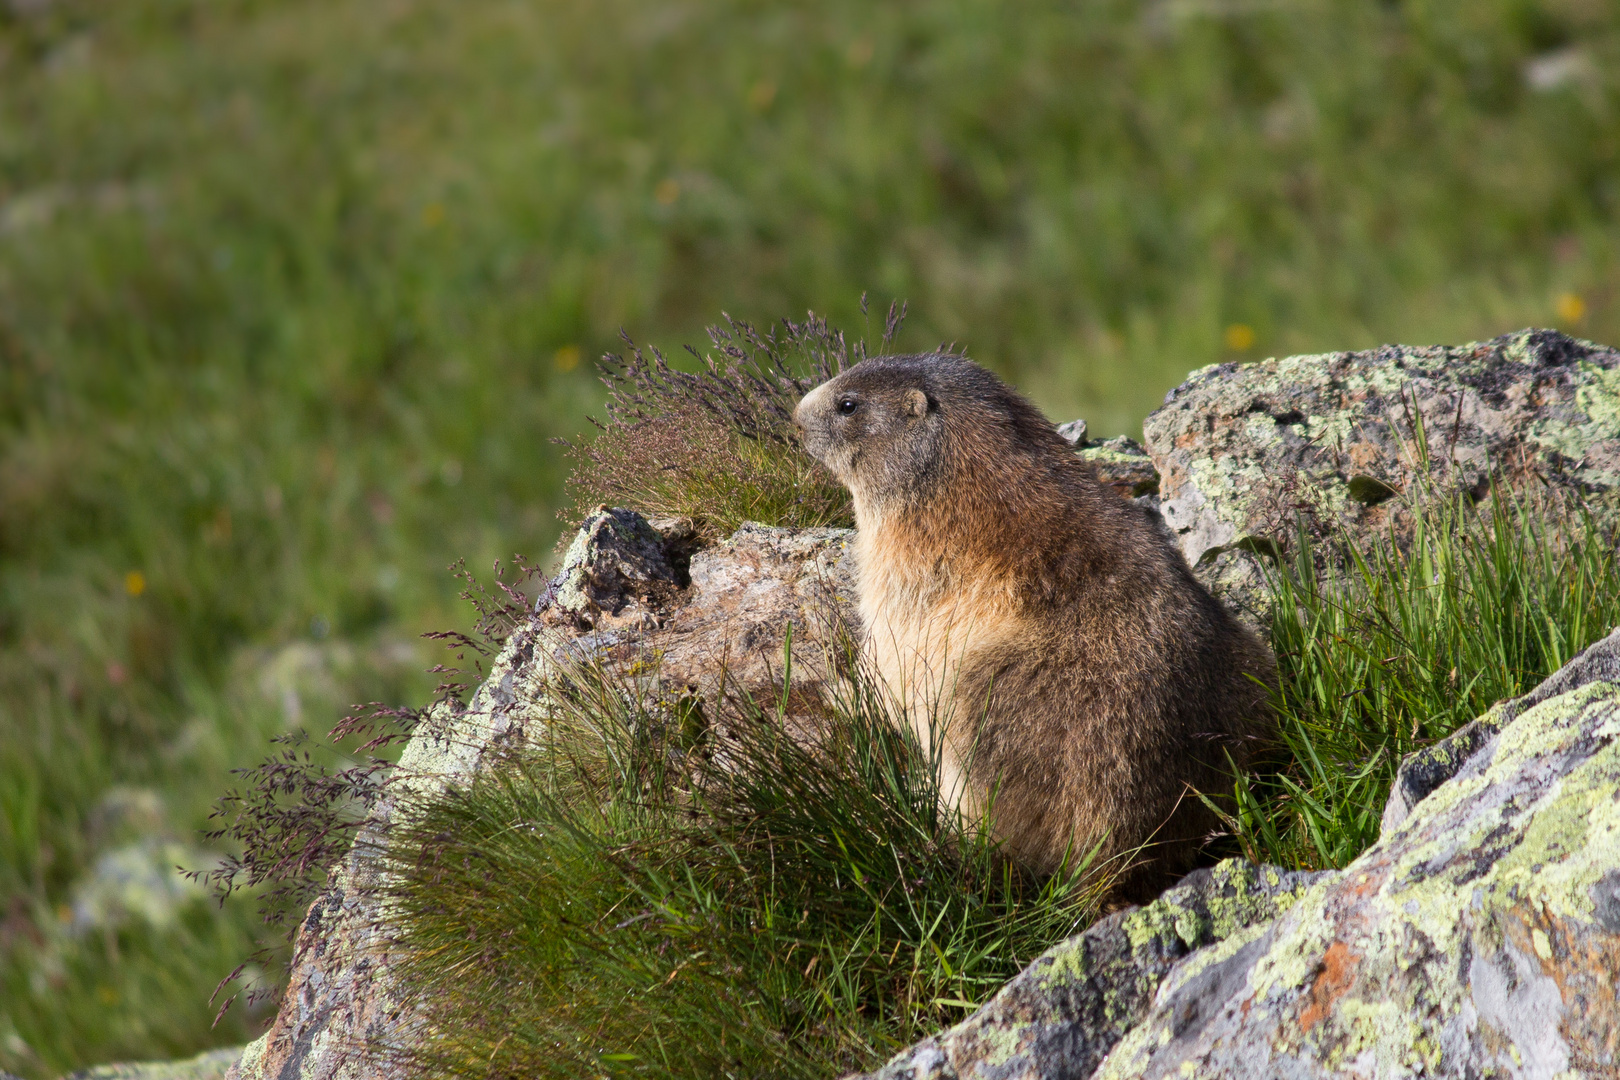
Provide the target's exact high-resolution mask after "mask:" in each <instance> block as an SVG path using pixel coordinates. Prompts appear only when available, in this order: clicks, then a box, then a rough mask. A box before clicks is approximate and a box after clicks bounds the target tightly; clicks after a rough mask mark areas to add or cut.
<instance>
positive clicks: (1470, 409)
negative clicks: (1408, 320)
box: [1142, 330, 1620, 565]
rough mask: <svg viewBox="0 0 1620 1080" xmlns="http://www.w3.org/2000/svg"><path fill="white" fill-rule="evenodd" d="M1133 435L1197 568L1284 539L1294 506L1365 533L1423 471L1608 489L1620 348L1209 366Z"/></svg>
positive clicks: (1360, 355) (1567, 343) (1537, 334)
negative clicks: (1142, 443)
mask: <svg viewBox="0 0 1620 1080" xmlns="http://www.w3.org/2000/svg"><path fill="white" fill-rule="evenodd" d="M1419 426H1421V428H1422V431H1423V433H1424V434H1425V435H1426V438H1427V444H1428V453H1429V461H1428V468H1427V469H1424V466H1423V463H1422V461H1421V460H1420V457H1421V456H1420V453H1419V446H1418V430H1419ZM1142 430H1143V433H1144V435H1145V437H1146V444H1147V451H1148V454H1149V455H1150V456H1151V457H1152V459H1153V463H1154V464H1155V465H1156V466H1157V467H1158V471H1159V474H1160V488H1159V494H1160V500H1161V501H1160V508H1161V510H1162V512H1163V514H1164V516H1165V520H1166V521H1167V522H1168V523H1169V524H1170V527H1171V528H1172V529H1174V530H1175V532H1176V535H1177V536H1178V537H1179V538H1180V540H1181V545H1182V550H1183V552H1185V554H1186V556H1187V561H1188V562H1190V563H1192V564H1194V565H1197V564H1198V562H1199V561H1200V560H1201V559H1203V558H1204V557H1205V556H1206V555H1213V554H1215V553H1217V552H1219V551H1222V550H1226V549H1229V548H1232V547H1234V546H1236V545H1237V544H1239V543H1240V542H1241V541H1244V540H1245V539H1247V540H1250V541H1251V542H1253V541H1259V542H1260V543H1261V544H1262V545H1264V544H1265V543H1270V542H1275V541H1278V540H1286V539H1287V538H1288V536H1289V534H1290V532H1291V530H1292V528H1293V523H1294V520H1295V511H1296V510H1298V509H1302V508H1303V509H1308V510H1310V511H1312V512H1315V513H1318V514H1322V515H1327V516H1332V517H1334V518H1335V519H1337V520H1342V521H1346V522H1349V523H1350V524H1351V525H1352V526H1358V525H1359V526H1364V527H1376V526H1378V525H1380V524H1382V523H1383V522H1385V521H1386V520H1387V515H1388V510H1389V509H1390V508H1391V507H1392V506H1393V505H1394V504H1390V503H1388V502H1387V500H1388V498H1389V496H1390V495H1392V494H1394V493H1396V492H1399V491H1402V490H1404V489H1406V488H1407V487H1408V485H1410V484H1411V482H1412V481H1413V479H1414V478H1415V477H1416V476H1417V475H1418V473H1419V471H1420V470H1422V471H1424V472H1425V474H1426V475H1429V476H1439V477H1441V478H1443V479H1444V480H1445V482H1448V483H1450V484H1452V485H1455V486H1456V487H1459V488H1464V489H1469V490H1476V491H1479V490H1483V485H1484V484H1485V483H1487V482H1488V481H1489V480H1490V479H1491V478H1493V477H1494V476H1497V475H1500V474H1503V473H1507V474H1510V475H1513V476H1518V475H1523V474H1526V473H1534V474H1535V475H1537V476H1540V477H1542V478H1545V479H1547V480H1549V481H1551V482H1553V483H1557V484H1561V485H1566V486H1568V487H1571V488H1575V489H1578V490H1583V491H1585V490H1612V489H1614V488H1615V487H1616V486H1620V352H1616V351H1615V350H1613V349H1609V348H1605V347H1603V346H1600V345H1594V344H1592V343H1590V342H1585V341H1576V340H1574V339H1572V338H1568V337H1565V336H1564V335H1563V334H1560V333H1557V332H1556V331H1552V330H1523V331H1520V332H1518V333H1516V334H1506V335H1504V336H1502V337H1499V338H1496V339H1495V340H1492V341H1486V342H1477V343H1474V344H1470V345H1459V346H1455V347H1450V348H1447V347H1440V346H1434V347H1428V348H1412V347H1408V346H1399V345H1389V346H1384V347H1383V348H1379V349H1373V350H1369V351H1367V352H1341V353H1327V354H1323V355H1319V356H1294V357H1289V358H1287V359H1284V360H1265V361H1262V362H1260V363H1256V364H1247V365H1241V366H1240V365H1238V364H1231V363H1228V364H1218V365H1215V366H1213V367H1207V368H1203V369H1201V370H1199V371H1195V372H1193V373H1192V375H1190V376H1188V378H1187V381H1186V382H1184V383H1182V384H1181V385H1180V386H1178V387H1176V388H1175V389H1174V390H1172V391H1170V393H1169V394H1168V395H1166V396H1165V401H1164V406H1163V407H1162V408H1160V409H1158V410H1157V411H1156V412H1154V413H1153V414H1152V415H1151V416H1149V417H1148V418H1147V420H1146V421H1145V422H1144V423H1143V425H1142Z"/></svg>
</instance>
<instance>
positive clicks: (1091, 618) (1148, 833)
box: [794, 354, 1276, 895]
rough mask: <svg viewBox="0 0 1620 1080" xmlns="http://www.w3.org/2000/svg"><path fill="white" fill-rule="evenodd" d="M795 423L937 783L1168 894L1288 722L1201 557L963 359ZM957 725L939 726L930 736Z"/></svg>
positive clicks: (884, 377) (1022, 839)
mask: <svg viewBox="0 0 1620 1080" xmlns="http://www.w3.org/2000/svg"><path fill="white" fill-rule="evenodd" d="M794 421H795V423H796V424H797V425H798V426H799V427H800V428H801V429H802V431H803V434H804V445H805V448H806V449H807V450H808V451H809V452H810V454H811V455H812V456H813V457H815V458H816V459H817V460H819V461H821V462H822V463H824V464H825V465H826V466H827V467H828V468H829V469H830V470H831V471H832V472H833V474H834V475H835V476H836V477H837V478H838V479H839V480H840V481H841V482H842V483H843V484H844V485H845V486H846V487H848V488H849V490H850V493H851V494H852V495H853V496H854V503H855V523H856V529H857V540H856V560H857V566H858V578H857V580H858V592H859V598H860V613H861V619H862V622H863V635H864V638H863V640H864V646H863V647H864V649H865V655H866V656H867V658H868V660H869V662H870V664H871V665H872V667H873V668H874V669H875V670H876V672H877V673H878V674H879V675H880V677H881V678H882V679H883V680H884V682H886V683H887V684H888V688H889V690H890V691H891V692H892V693H893V694H894V696H895V698H896V699H897V701H898V703H899V707H900V711H901V713H902V714H903V715H904V716H905V717H906V718H907V720H908V722H909V723H910V724H911V725H912V726H913V727H914V728H915V729H916V731H917V735H918V737H919V739H920V740H921V742H922V744H923V746H924V747H925V748H929V749H931V750H935V751H936V752H938V754H939V756H940V758H941V759H942V761H943V768H942V777H941V782H942V788H943V790H942V792H941V797H942V799H943V800H944V801H946V802H947V803H948V804H951V805H960V806H961V807H962V809H963V810H964V811H965V812H966V813H969V814H973V815H979V814H982V813H983V810H984V806H985V802H986V800H987V799H988V798H989V797H990V795H991V792H992V791H993V792H994V805H993V808H992V818H993V827H994V829H995V831H996V833H997V835H998V836H1000V837H1001V838H1002V839H1003V840H1004V841H1005V843H1006V845H1007V847H1008V848H1009V849H1010V851H1011V852H1012V854H1013V855H1014V856H1015V857H1016V858H1018V859H1019V860H1020V861H1021V862H1024V863H1025V864H1027V865H1029V866H1030V867H1032V868H1033V869H1035V870H1038V871H1042V872H1050V871H1052V870H1054V869H1056V868H1057V867H1058V866H1059V864H1060V863H1061V862H1062V860H1063V859H1064V856H1065V853H1066V852H1069V851H1070V850H1071V849H1072V851H1073V852H1074V855H1075V856H1076V857H1078V856H1081V855H1084V854H1085V853H1086V852H1088V851H1090V850H1091V849H1092V847H1093V846H1094V845H1098V844H1099V843H1100V845H1101V849H1100V853H1101V855H1102V857H1104V858H1110V857H1113V856H1119V855H1124V854H1127V853H1129V852H1131V851H1132V850H1133V849H1136V848H1138V847H1139V846H1140V845H1144V844H1146V845H1148V846H1147V847H1146V848H1145V849H1144V850H1143V852H1142V854H1141V855H1140V856H1139V858H1140V859H1141V860H1143V865H1142V866H1141V867H1140V868H1139V869H1138V870H1136V871H1134V872H1133V873H1132V874H1131V875H1130V876H1129V877H1128V878H1127V879H1126V882H1125V884H1124V886H1123V888H1122V890H1121V891H1122V893H1123V894H1125V895H1142V894H1146V893H1151V892H1155V891H1157V889H1159V888H1161V887H1162V886H1163V885H1164V884H1166V883H1168V881H1169V880H1170V879H1171V878H1173V877H1174V876H1175V875H1176V874H1177V873H1179V872H1181V871H1183V870H1185V869H1186V868H1187V867H1188V866H1189V865H1190V863H1191V862H1192V860H1193V857H1194V855H1195V853H1196V851H1197V849H1198V847H1199V844H1200V842H1201V841H1202V839H1203V838H1204V837H1205V836H1206V835H1207V834H1208V833H1209V832H1210V831H1211V830H1212V829H1213V828H1214V826H1215V824H1216V821H1215V818H1214V815H1213V814H1212V813H1211V812H1210V811H1209V809H1208V807H1206V806H1205V805H1204V804H1203V802H1202V801H1201V800H1200V799H1199V798H1198V797H1197V795H1196V794H1195V793H1196V792H1203V793H1205V794H1208V795H1212V796H1218V795H1219V794H1220V793H1221V792H1223V791H1226V792H1230V790H1231V782H1232V781H1231V767H1230V765H1229V764H1228V755H1230V760H1231V761H1233V762H1236V763H1237V764H1239V765H1242V764H1243V762H1244V761H1245V760H1246V759H1247V758H1248V757H1249V756H1250V755H1251V753H1253V751H1254V750H1255V749H1256V748H1257V746H1258V745H1259V744H1261V743H1263V742H1264V741H1265V740H1266V739H1267V738H1268V736H1269V734H1270V732H1271V726H1272V720H1271V716H1270V712H1269V706H1268V704H1267V687H1268V686H1271V685H1273V684H1274V683H1275V682H1276V664H1275V661H1274V660H1273V658H1272V656H1271V651H1270V649H1268V648H1267V647H1266V645H1265V644H1264V643H1263V642H1262V641H1261V640H1260V639H1259V638H1258V637H1257V636H1256V635H1255V634H1254V633H1253V632H1251V631H1250V630H1248V629H1247V628H1245V627H1244V626H1243V625H1242V624H1240V623H1239V622H1237V620H1236V619H1234V618H1233V617H1232V616H1231V615H1230V614H1229V613H1228V612H1227V611H1226V610H1225V609H1224V608H1222V607H1221V605H1220V603H1219V602H1217V601H1216V600H1215V599H1214V597H1212V596H1210V594H1209V593H1208V592H1207V591H1206V590H1205V589H1204V587H1203V586H1202V585H1200V584H1199V583H1198V581H1197V580H1196V579H1195V578H1194V577H1193V575H1192V572H1191V570H1189V569H1188V567H1187V563H1186V560H1185V559H1184V558H1183V557H1182V555H1181V552H1180V550H1179V549H1178V548H1177V547H1176V545H1175V543H1174V542H1173V540H1172V539H1171V538H1170V537H1169V535H1168V534H1167V533H1165V532H1164V531H1163V530H1162V529H1160V528H1159V527H1157V526H1156V524H1155V523H1154V522H1153V521H1152V519H1151V517H1150V513H1149V511H1147V510H1145V509H1143V508H1142V507H1140V506H1137V505H1135V504H1133V503H1131V502H1129V501H1127V500H1125V499H1122V498H1120V497H1119V496H1118V495H1117V494H1115V493H1114V492H1113V491H1111V490H1109V489H1106V488H1104V487H1102V486H1101V485H1100V484H1099V483H1098V481H1097V478H1096V474H1095V471H1094V470H1093V469H1092V467H1091V465H1090V464H1089V463H1087V462H1086V461H1085V460H1084V459H1083V458H1081V457H1079V456H1078V455H1076V454H1075V452H1074V450H1073V448H1072V447H1070V446H1069V444H1068V443H1067V442H1065V441H1064V439H1063V438H1062V437H1061V436H1060V435H1058V434H1057V432H1056V431H1055V430H1054V429H1053V427H1052V424H1051V423H1050V422H1048V421H1047V419H1046V418H1045V417H1044V416H1042V415H1041V414H1040V412H1039V411H1038V410H1037V409H1036V408H1035V407H1034V406H1033V405H1031V404H1030V403H1029V402H1027V401H1026V400H1024V398H1023V397H1021V396H1020V395H1019V394H1018V393H1016V392H1015V391H1014V390H1012V389H1011V388H1009V387H1008V386H1007V385H1006V384H1004V383H1003V382H1002V381H1001V380H1000V379H998V378H996V377H995V376H994V375H992V374H991V373H990V372H988V371H986V370H984V369H983V368H981V367H979V366H978V365H977V364H974V363H973V362H971V361H969V360H967V359H966V358H964V357H960V356H953V355H947V354H933V355H923V356H891V357H877V358H873V359H869V360H865V361H862V362H861V363H859V364H856V365H855V366H853V367H851V368H850V369H849V370H847V371H845V372H843V373H842V374H840V375H838V376H837V377H835V378H833V379H831V380H830V381H828V382H826V383H823V384H822V385H821V386H819V387H817V388H816V389H814V390H812V391H811V392H810V393H809V394H807V395H805V397H804V399H803V400H802V401H801V402H800V403H799V405H798V408H797V410H796V411H795V414H794ZM936 733H937V734H938V735H939V737H940V739H939V742H938V743H937V744H936V743H935V741H934V740H935V735H936Z"/></svg>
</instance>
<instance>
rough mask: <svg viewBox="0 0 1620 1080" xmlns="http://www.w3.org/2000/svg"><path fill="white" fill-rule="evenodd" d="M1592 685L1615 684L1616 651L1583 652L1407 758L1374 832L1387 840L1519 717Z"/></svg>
mask: <svg viewBox="0 0 1620 1080" xmlns="http://www.w3.org/2000/svg"><path fill="white" fill-rule="evenodd" d="M1595 682H1605V683H1614V684H1616V685H1620V652H1617V650H1615V649H1612V648H1592V649H1588V650H1586V651H1585V652H1583V653H1581V654H1580V655H1579V656H1577V657H1576V658H1575V659H1574V660H1571V661H1570V662H1569V663H1568V664H1565V665H1564V666H1563V667H1562V668H1559V669H1558V671H1556V672H1554V673H1553V675H1552V676H1551V677H1549V678H1547V679H1545V680H1543V681H1542V682H1541V683H1540V684H1539V685H1538V686H1537V687H1536V688H1535V689H1534V690H1532V691H1530V692H1529V693H1528V694H1525V695H1524V696H1523V697H1516V698H1509V699H1508V700H1506V701H1499V702H1497V703H1496V704H1495V705H1494V706H1493V707H1492V708H1491V710H1490V712H1487V713H1486V714H1485V715H1484V716H1481V717H1479V718H1478V719H1477V720H1472V721H1470V722H1469V723H1467V724H1464V725H1463V726H1462V727H1460V728H1458V729H1457V730H1456V731H1454V732H1452V733H1451V734H1450V735H1448V736H1447V737H1446V738H1444V739H1441V740H1440V741H1439V742H1437V743H1434V744H1433V745H1432V746H1426V747H1424V748H1423V749H1421V750H1416V751H1413V752H1412V753H1410V754H1408V755H1406V758H1405V759H1404V760H1403V761H1402V762H1401V767H1400V770H1399V771H1398V772H1397V773H1396V775H1395V783H1394V784H1393V785H1391V787H1390V792H1389V799H1388V800H1387V801H1386V802H1385V803H1384V817H1383V820H1382V821H1381V822H1380V823H1379V832H1380V833H1381V834H1382V835H1386V836H1387V835H1388V834H1389V833H1390V832H1391V831H1392V830H1394V829H1396V828H1399V827H1400V825H1401V823H1402V822H1404V821H1405V820H1406V818H1407V816H1408V815H1409V814H1411V812H1412V808H1413V807H1414V806H1416V805H1417V804H1418V803H1419V802H1421V801H1422V800H1423V799H1425V798H1426V797H1427V796H1428V795H1429V793H1430V792H1432V791H1434V789H1435V788H1437V787H1439V786H1440V785H1441V784H1443V783H1445V782H1446V781H1447V780H1450V779H1451V778H1452V777H1453V776H1455V775H1457V773H1458V771H1459V770H1460V769H1462V767H1463V766H1464V765H1466V764H1467V763H1468V759H1469V758H1472V757H1473V756H1474V755H1475V754H1477V753H1478V752H1479V751H1480V750H1481V749H1482V748H1483V747H1484V746H1485V744H1486V743H1488V742H1490V740H1491V739H1493V738H1495V736H1496V734H1497V732H1499V731H1501V730H1502V729H1503V728H1505V727H1506V726H1507V725H1508V724H1509V723H1511V722H1512V721H1513V720H1514V719H1516V718H1517V717H1518V716H1519V715H1520V714H1521V713H1525V712H1528V711H1529V710H1530V709H1532V708H1534V707H1535V706H1537V705H1540V704H1541V703H1542V702H1543V701H1546V700H1548V699H1549V698H1555V697H1558V696H1559V695H1560V694H1564V693H1567V692H1569V691H1570V690H1575V689H1578V688H1579V687H1582V686H1585V685H1586V684H1588V683H1595Z"/></svg>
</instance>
